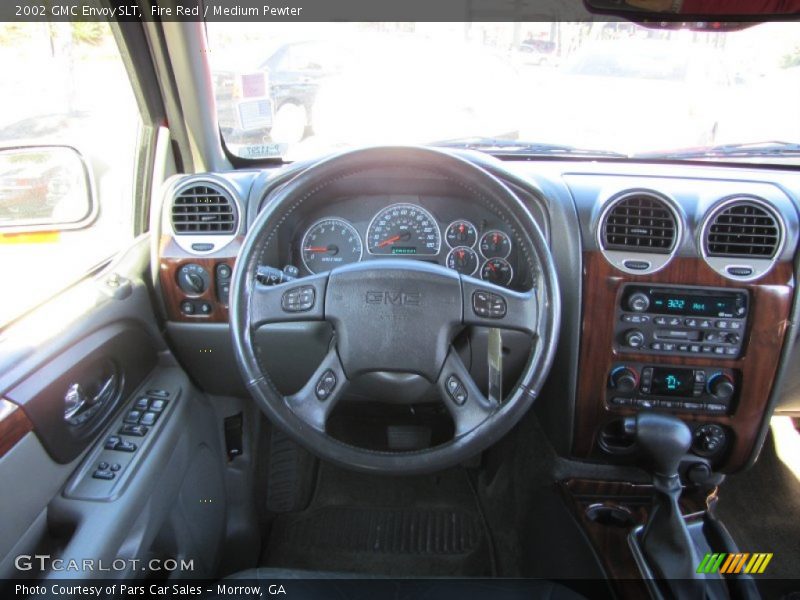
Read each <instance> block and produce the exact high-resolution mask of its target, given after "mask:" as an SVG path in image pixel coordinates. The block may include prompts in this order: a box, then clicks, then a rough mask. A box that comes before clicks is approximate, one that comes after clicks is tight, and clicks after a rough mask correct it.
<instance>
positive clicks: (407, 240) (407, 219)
mask: <svg viewBox="0 0 800 600" xmlns="http://www.w3.org/2000/svg"><path fill="white" fill-rule="evenodd" d="M441 245H442V238H441V235H440V234H439V225H438V224H437V223H436V219H434V218H433V216H432V215H431V213H429V212H428V211H427V210H425V209H424V208H422V207H420V206H417V205H415V204H393V205H392V206H389V207H387V208H384V209H383V210H382V211H381V212H379V213H378V214H377V215H375V216H374V217H373V219H372V222H371V223H370V224H369V228H367V250H368V251H369V253H370V254H381V255H415V254H423V255H429V256H430V255H436V254H439V250H440V248H441Z"/></svg>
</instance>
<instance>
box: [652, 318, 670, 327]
mask: <svg viewBox="0 0 800 600" xmlns="http://www.w3.org/2000/svg"><path fill="white" fill-rule="evenodd" d="M653 323H655V324H656V325H666V324H667V319H666V317H656V318H655V319H653Z"/></svg>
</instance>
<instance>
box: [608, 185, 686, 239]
mask: <svg viewBox="0 0 800 600" xmlns="http://www.w3.org/2000/svg"><path fill="white" fill-rule="evenodd" d="M601 227H602V244H603V248H604V249H606V250H622V251H628V252H636V253H642V254H669V253H670V252H672V250H673V248H674V247H675V243H676V240H677V233H678V224H677V221H676V218H675V214H674V212H673V211H672V210H671V209H670V207H669V206H668V205H667V203H666V202H665V201H664V200H663V199H661V198H659V197H658V196H654V195H651V194H645V193H633V194H629V195H627V196H624V197H623V198H622V199H620V200H618V201H617V202H616V203H615V204H614V205H613V206H612V207H611V208H610V209H609V210H608V212H607V213H606V215H605V219H604V220H603V223H602V225H601Z"/></svg>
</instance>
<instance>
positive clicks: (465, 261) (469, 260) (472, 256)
mask: <svg viewBox="0 0 800 600" xmlns="http://www.w3.org/2000/svg"><path fill="white" fill-rule="evenodd" d="M447 267H448V268H450V269H455V270H456V271H458V272H459V273H461V274H462V275H472V274H473V273H475V271H477V270H478V255H477V254H476V253H475V250H473V249H472V248H467V247H466V246H457V247H455V248H453V249H452V250H450V254H448V255H447Z"/></svg>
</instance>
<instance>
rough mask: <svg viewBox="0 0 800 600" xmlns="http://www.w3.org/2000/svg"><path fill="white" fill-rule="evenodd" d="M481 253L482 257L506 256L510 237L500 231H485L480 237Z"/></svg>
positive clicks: (509, 247)
mask: <svg viewBox="0 0 800 600" xmlns="http://www.w3.org/2000/svg"><path fill="white" fill-rule="evenodd" d="M481 254H483V256H484V258H508V255H509V254H511V239H510V238H509V237H508V235H506V234H505V233H503V232H502V231H497V230H496V229H495V230H493V231H487V232H486V233H484V234H483V237H482V238H481Z"/></svg>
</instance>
